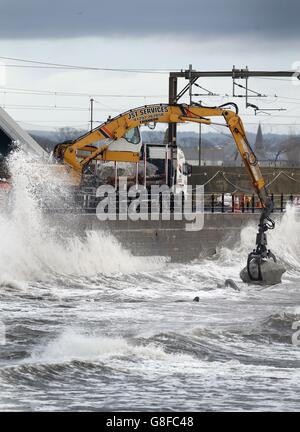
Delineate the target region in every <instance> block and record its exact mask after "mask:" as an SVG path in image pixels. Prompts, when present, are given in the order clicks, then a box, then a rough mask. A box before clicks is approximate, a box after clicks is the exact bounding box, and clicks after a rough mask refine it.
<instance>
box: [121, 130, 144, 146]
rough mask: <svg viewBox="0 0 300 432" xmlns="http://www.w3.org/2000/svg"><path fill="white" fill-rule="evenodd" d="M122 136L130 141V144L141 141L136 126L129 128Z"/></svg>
mask: <svg viewBox="0 0 300 432" xmlns="http://www.w3.org/2000/svg"><path fill="white" fill-rule="evenodd" d="M124 138H125V139H126V140H127V141H128V142H130V143H131V144H139V143H140V141H141V135H140V130H139V128H138V127H135V128H132V129H129V130H128V131H127V132H126V134H125V135H124Z"/></svg>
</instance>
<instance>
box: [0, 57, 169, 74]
mask: <svg viewBox="0 0 300 432" xmlns="http://www.w3.org/2000/svg"><path fill="white" fill-rule="evenodd" d="M0 59H2V60H9V61H17V62H21V63H30V65H17V64H12V65H5V66H8V67H16V68H18V67H25V68H45V69H71V70H91V71H108V72H127V73H147V74H148V73H150V74H153V73H157V74H168V73H169V70H168V69H155V68H154V69H153V68H145V69H143V68H133V69H130V68H104V67H94V66H79V65H68V64H61V63H50V62H43V61H37V60H26V59H20V58H15V57H4V56H0Z"/></svg>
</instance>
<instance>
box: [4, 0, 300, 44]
mask: <svg viewBox="0 0 300 432" xmlns="http://www.w3.org/2000/svg"><path fill="white" fill-rule="evenodd" d="M299 16H300V2H299V1H298V0H285V1H282V0H251V1H241V0H207V1H203V0H184V1H174V0H151V1H149V0H147V1H145V0H127V1H120V0H117V1H99V0H88V1H83V0H72V1H66V0H51V1H49V0H26V1H20V0H1V1H0V37H1V38H7V39H12V38H14V39H15V38H29V39H31V38H36V37H38V38H39V39H41V38H72V37H83V36H107V37H111V36H119V35H126V36H133V37H136V38H139V37H142V36H151V37H152V36H153V35H155V34H170V35H172V37H176V38H181V39H185V38H203V39H204V40H207V39H208V38H212V37H220V36H221V37H223V38H230V37H232V36H239V37H240V36H243V35H244V36H247V35H251V36H254V37H256V38H258V39H259V38H262V37H263V38H266V39H274V38H275V39H282V38H289V39H294V38H296V37H297V36H298V34H299Z"/></svg>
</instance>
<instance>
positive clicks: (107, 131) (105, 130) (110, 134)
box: [101, 127, 113, 138]
mask: <svg viewBox="0 0 300 432" xmlns="http://www.w3.org/2000/svg"><path fill="white" fill-rule="evenodd" d="M101 129H103V130H104V132H105V133H107V135H108V136H110V137H111V138H113V135H112V133H111V132H110V131H109V130H108V129H107V128H106V127H102V128H101Z"/></svg>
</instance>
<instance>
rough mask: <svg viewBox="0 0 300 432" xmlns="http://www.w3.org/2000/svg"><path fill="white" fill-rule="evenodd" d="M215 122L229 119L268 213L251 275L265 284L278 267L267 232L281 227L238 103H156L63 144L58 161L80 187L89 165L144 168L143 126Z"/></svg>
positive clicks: (264, 211)
mask: <svg viewBox="0 0 300 432" xmlns="http://www.w3.org/2000/svg"><path fill="white" fill-rule="evenodd" d="M230 107H231V109H230ZM232 107H233V108H234V109H232ZM211 117H223V119H224V120H225V126H227V127H228V129H229V130H230V132H231V134H232V136H233V138H234V141H235V144H236V146H237V149H238V151H239V153H240V155H241V157H242V160H243V162H244V164H245V167H246V169H247V171H248V173H249V176H250V178H251V181H252V184H253V187H254V189H255V191H256V193H257V195H258V197H259V200H260V202H261V206H262V212H261V217H260V221H259V229H258V233H257V238H256V248H255V249H254V250H253V252H251V253H250V254H249V256H248V261H247V274H248V278H249V281H263V275H262V265H263V264H264V263H265V262H267V261H270V260H272V261H273V262H274V263H276V258H275V256H274V255H273V254H272V252H271V251H270V250H269V249H268V248H267V238H266V231H268V230H269V229H273V228H274V227H275V223H274V221H273V220H272V219H271V218H270V214H271V212H272V210H273V202H272V200H271V198H270V197H269V196H268V192H267V189H266V184H265V181H264V178H263V176H262V174H261V171H260V168H259V164H258V160H257V158H256V156H255V154H254V152H253V150H252V149H251V146H250V144H249V142H248V140H247V137H246V133H245V129H244V126H243V123H242V120H241V118H240V117H239V115H238V107H237V105H236V104H234V103H228V104H224V105H221V106H218V107H205V106H202V105H199V104H193V105H186V104H176V105H169V104H154V105H146V106H142V107H138V108H134V109H131V110H129V111H126V112H125V113H123V114H120V115H118V116H117V117H114V118H109V119H108V120H107V121H106V122H105V123H103V124H101V125H100V126H98V127H96V128H94V129H93V130H92V131H90V132H88V133H86V134H85V135H82V136H81V137H79V138H77V139H76V140H74V141H69V142H64V143H61V144H58V145H57V146H56V147H55V150H54V156H55V158H56V159H57V161H59V162H60V163H62V164H63V165H64V166H65V167H68V169H69V170H70V171H71V173H72V175H74V176H75V178H77V181H78V183H80V181H81V180H82V177H83V175H84V173H85V172H86V170H87V168H88V166H89V164H90V163H91V161H93V160H95V159H96V160H102V161H115V162H120V161H121V162H132V163H138V161H139V160H140V151H141V148H140V147H141V146H140V145H139V143H140V139H139V127H140V126H141V125H150V124H153V123H187V122H192V123H201V124H206V125H210V124H214V123H213V122H212V120H211ZM171 145H172V143H171Z"/></svg>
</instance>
